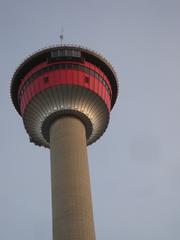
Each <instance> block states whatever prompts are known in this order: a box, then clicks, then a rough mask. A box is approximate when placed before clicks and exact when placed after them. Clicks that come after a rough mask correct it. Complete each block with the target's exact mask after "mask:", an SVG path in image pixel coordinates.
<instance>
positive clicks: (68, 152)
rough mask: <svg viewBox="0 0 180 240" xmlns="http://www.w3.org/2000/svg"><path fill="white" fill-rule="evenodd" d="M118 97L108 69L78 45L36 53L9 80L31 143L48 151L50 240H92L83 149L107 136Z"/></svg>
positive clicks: (101, 61) (101, 60)
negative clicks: (49, 167) (50, 185)
mask: <svg viewBox="0 0 180 240" xmlns="http://www.w3.org/2000/svg"><path fill="white" fill-rule="evenodd" d="M117 91H118V86H117V77H116V74H115V71H114V69H113V67H112V66H111V64H110V63H109V62H108V61H107V60H106V59H105V58H104V57H102V56H101V55H100V54H98V53H96V52H95V51H92V50H90V49H88V48H84V47H80V46H77V45H62V44H61V45H57V46H51V47H48V48H45V49H42V50H39V51H37V52H35V53H33V54H32V55H31V56H29V57H28V58H27V59H26V60H25V61H23V63H22V64H21V65H19V67H18V68H17V70H16V71H15V73H14V75H13V78H12V82H11V97H12V101H13V104H14V106H15V108H16V110H17V112H18V113H19V114H20V116H21V117H22V119H23V123H24V127H25V129H26V131H27V133H28V135H29V139H30V142H33V143H35V144H36V145H38V146H44V147H46V148H49V149H50V154H51V182H52V217H53V221H52V222H53V240H95V230H94V223H93V210H92V201H91V190H90V178H89V170H88V161H87V145H89V144H92V143H94V142H95V141H96V140H97V139H98V138H100V137H101V136H102V135H103V133H104V131H105V130H106V128H107V126H108V122H109V117H110V111H111V109H112V108H113V106H114V104H115V102H116V98H117Z"/></svg>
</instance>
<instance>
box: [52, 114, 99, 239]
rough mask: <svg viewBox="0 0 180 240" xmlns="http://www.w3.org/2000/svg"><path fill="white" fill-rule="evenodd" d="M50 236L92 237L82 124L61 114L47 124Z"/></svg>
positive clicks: (90, 207)
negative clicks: (49, 158)
mask: <svg viewBox="0 0 180 240" xmlns="http://www.w3.org/2000/svg"><path fill="white" fill-rule="evenodd" d="M50 152H51V178H52V215H53V240H95V231H94V223H93V210H92V200H91V190H90V178H89V170H88V160H87V147H86V132H85V127H84V124H83V123H82V122H81V121H80V120H78V119H77V118H74V117H63V118H60V119H58V120H57V121H55V122H54V123H53V124H52V126H51V128H50Z"/></svg>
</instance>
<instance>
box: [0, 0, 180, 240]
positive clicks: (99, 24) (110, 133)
mask: <svg viewBox="0 0 180 240" xmlns="http://www.w3.org/2000/svg"><path fill="white" fill-rule="evenodd" d="M62 27H63V28H64V42H65V43H76V44H80V45H82V46H88V47H89V48H92V49H94V50H97V51H98V52H100V53H102V54H103V55H104V56H105V57H106V58H107V59H108V60H109V61H111V63H112V65H113V66H114V67H115V69H116V71H117V73H118V76H119V81H120V94H119V98H118V101H117V103H116V105H115V107H114V109H113V111H112V113H111V121H110V124H109V127H108V129H107V131H106V133H105V134H104V136H103V137H102V138H101V139H100V140H99V141H98V142H97V143H95V144H93V145H92V146H90V147H88V153H89V165H90V175H91V187H92V194H93V207H94V218H95V227H96V237H97V240H110V239H113V240H121V239H123V240H179V239H180V1H179V0H177V1H176V0H141V1H140V0H131V1H130V0H124V1H121V0H117V1H114V0H111V1H110V0H109V1H106V0H89V1H86V0H76V1H75V0H74V1H73V0H72V1H69V0H54V1H53V0H52V1H50V0H49V1H47V0H40V1H38V0H31V1H25V0H24V1H23V0H15V1H12V0H11V1H10V0H0V109H1V115H0V116H1V118H0V128H1V129H0V132H1V139H0V148H1V151H0V239H1V240H12V239H13V240H42V239H43V240H51V239H52V234H51V189H50V159H49V150H47V149H44V148H39V147H37V146H35V145H33V144H32V143H29V141H28V136H27V134H26V132H25V130H24V127H23V123H22V120H21V118H20V117H19V116H18V114H17V112H16V111H15V109H14V108H13V106H12V104H11V100H10V97H9V85H10V80H11V77H12V74H13V72H14V71H15V69H16V67H17V65H18V64H20V63H21V61H22V60H23V59H24V58H25V57H27V56H28V55H29V54H31V53H32V52H33V51H35V50H37V49H39V48H42V47H45V46H48V45H51V44H55V43H59V42H60V40H59V37H58V35H59V34H60V31H61V28H62Z"/></svg>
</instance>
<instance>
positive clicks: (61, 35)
mask: <svg viewBox="0 0 180 240" xmlns="http://www.w3.org/2000/svg"><path fill="white" fill-rule="evenodd" d="M60 40H61V45H62V44H63V40H64V30H63V29H62V30H61V34H60Z"/></svg>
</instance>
